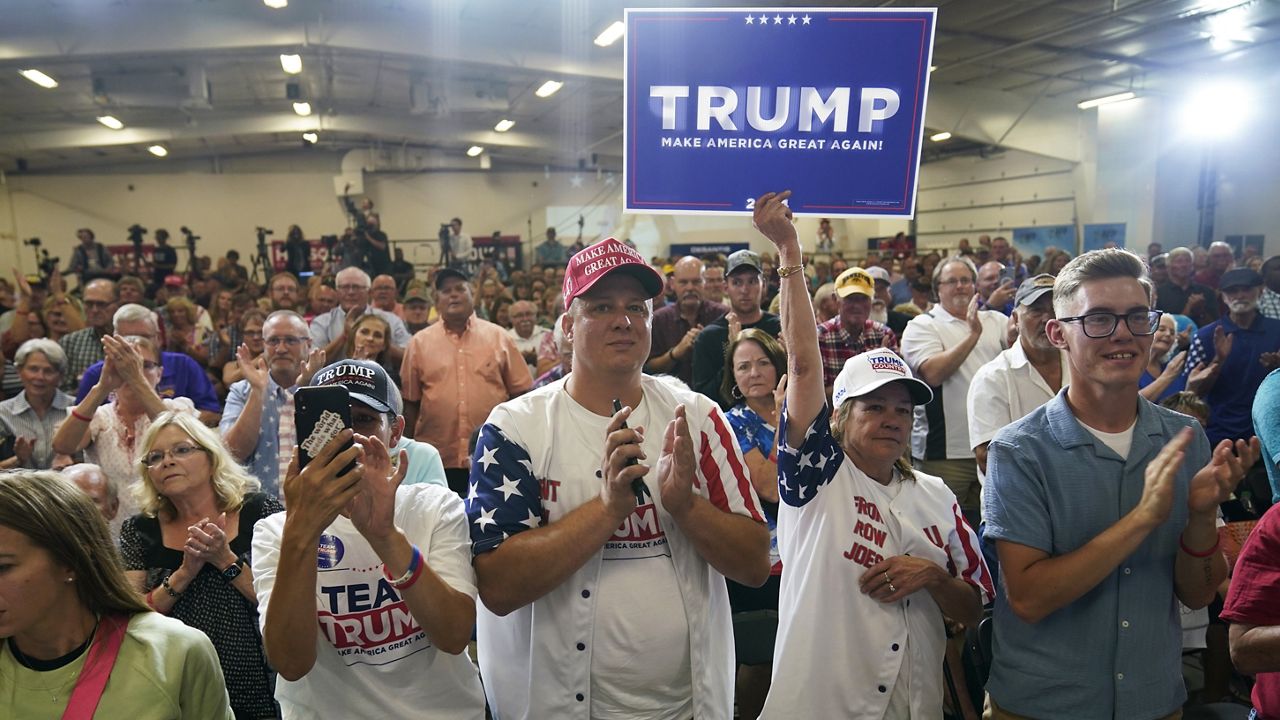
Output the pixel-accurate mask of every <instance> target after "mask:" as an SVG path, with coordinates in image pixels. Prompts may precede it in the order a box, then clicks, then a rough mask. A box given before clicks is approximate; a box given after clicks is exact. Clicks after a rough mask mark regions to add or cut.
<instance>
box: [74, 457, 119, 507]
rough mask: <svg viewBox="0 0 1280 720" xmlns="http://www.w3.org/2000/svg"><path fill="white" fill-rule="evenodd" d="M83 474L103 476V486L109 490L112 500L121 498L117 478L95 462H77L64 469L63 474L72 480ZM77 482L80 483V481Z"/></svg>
mask: <svg viewBox="0 0 1280 720" xmlns="http://www.w3.org/2000/svg"><path fill="white" fill-rule="evenodd" d="M81 475H83V476H85V477H89V476H93V475H96V476H98V477H100V478H102V487H103V489H104V490H106V491H107V497H108V498H109V499H111V500H118V499H120V488H119V486H118V485H116V481H115V480H112V479H111V476H110V475H108V474H106V473H105V472H103V471H102V468H101V467H99V466H97V465H94V464H93V463H76V464H75V465H68V466H66V467H65V468H63V469H62V476H63V477H65V478H66V479H68V480H70V481H71V482H76V477H78V476H81ZM76 484H77V485H79V483H76Z"/></svg>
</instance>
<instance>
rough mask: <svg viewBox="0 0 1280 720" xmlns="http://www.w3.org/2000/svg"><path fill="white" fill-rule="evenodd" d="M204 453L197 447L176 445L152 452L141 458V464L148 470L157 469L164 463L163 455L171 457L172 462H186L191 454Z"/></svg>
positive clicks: (202, 449)
mask: <svg viewBox="0 0 1280 720" xmlns="http://www.w3.org/2000/svg"><path fill="white" fill-rule="evenodd" d="M198 452H204V448H202V447H200V446H198V445H186V444H178V445H174V446H173V447H171V448H169V449H168V450H152V451H151V452H149V453H147V454H146V455H144V456H143V457H142V462H143V464H145V465H146V466H147V467H149V468H153V467H158V466H159V465H160V463H162V462H164V456H165V455H172V456H173V459H174V460H186V459H187V458H189V457H191V455H192V454H193V453H198Z"/></svg>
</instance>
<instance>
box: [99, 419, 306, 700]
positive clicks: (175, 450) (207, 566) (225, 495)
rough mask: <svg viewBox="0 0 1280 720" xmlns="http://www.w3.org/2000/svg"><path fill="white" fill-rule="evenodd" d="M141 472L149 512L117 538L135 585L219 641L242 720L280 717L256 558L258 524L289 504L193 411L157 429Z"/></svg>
mask: <svg viewBox="0 0 1280 720" xmlns="http://www.w3.org/2000/svg"><path fill="white" fill-rule="evenodd" d="M135 467H136V468H137V470H138V472H140V473H141V477H142V481H141V483H140V484H139V485H138V487H137V489H136V491H135V493H136V494H137V495H138V496H139V498H140V499H141V505H142V512H141V513H139V514H137V515H134V516H133V517H131V518H129V519H128V520H126V521H125V522H124V527H123V528H122V529H121V531H120V551H121V554H122V555H123V556H124V566H125V571H126V575H127V576H128V577H129V580H130V582H131V583H132V584H133V586H134V587H135V588H136V589H137V590H138V591H139V592H142V593H143V594H144V599H145V600H146V602H147V604H148V605H149V606H150V607H152V608H154V609H155V610H157V611H158V612H161V613H164V614H166V615H170V616H172V617H175V618H177V619H179V620H181V621H183V622H184V623H186V624H188V625H190V626H191V627H194V628H197V629H199V630H202V631H204V634H205V635H208V636H209V639H210V640H212V641H213V647H214V648H215V649H216V650H217V651H218V659H219V662H220V663H221V665H222V673H223V675H224V676H225V677H226V681H227V692H228V693H229V694H230V696H231V708H232V709H233V710H234V711H235V715H236V718H237V719H238V720H243V719H245V718H254V719H256V718H274V717H278V710H277V708H276V703H275V672H274V671H272V670H271V669H270V668H269V667H267V660H266V656H265V655H264V654H263V651H262V637H261V635H260V634H259V633H258V598H257V595H256V594H255V593H254V591H253V577H252V575H251V573H250V570H249V560H250V543H251V541H252V539H253V526H254V523H256V522H257V521H258V520H260V519H262V518H264V517H267V516H268V515H271V514H273V513H276V512H279V511H281V510H284V506H283V505H281V504H280V501H278V500H276V499H275V498H273V497H271V496H270V495H267V494H265V493H262V492H258V490H259V486H258V481H257V480H255V479H253V478H252V477H251V476H250V475H249V474H248V473H246V472H245V470H244V469H243V468H242V467H240V465H238V464H237V463H236V462H235V459H234V458H232V457H231V454H230V453H229V452H228V451H227V450H226V448H225V447H224V446H223V445H222V441H221V440H220V439H219V437H218V435H217V434H216V433H215V432H214V431H213V430H211V429H209V428H207V427H205V426H204V425H203V424H201V423H200V421H199V419H198V418H196V417H195V416H194V415H190V414H187V413H182V412H172V411H171V412H165V413H163V414H162V415H160V417H158V418H156V420H155V422H153V423H151V426H150V427H148V428H147V430H146V432H145V433H144V434H143V436H142V442H141V443H140V444H139V449H138V464H137V465H136V466H135Z"/></svg>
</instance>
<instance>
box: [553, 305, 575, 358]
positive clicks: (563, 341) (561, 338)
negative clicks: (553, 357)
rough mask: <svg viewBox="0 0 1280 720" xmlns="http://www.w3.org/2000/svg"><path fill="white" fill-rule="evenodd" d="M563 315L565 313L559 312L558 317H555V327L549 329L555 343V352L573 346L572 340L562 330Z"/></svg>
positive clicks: (563, 350) (569, 348)
mask: <svg viewBox="0 0 1280 720" xmlns="http://www.w3.org/2000/svg"><path fill="white" fill-rule="evenodd" d="M565 315H566V313H561V314H560V317H558V318H556V322H555V327H553V328H552V329H551V339H552V340H554V341H555V343H556V351H557V352H565V351H566V350H571V349H572V348H573V341H572V340H570V339H569V336H568V335H566V334H565V332H564V318H565Z"/></svg>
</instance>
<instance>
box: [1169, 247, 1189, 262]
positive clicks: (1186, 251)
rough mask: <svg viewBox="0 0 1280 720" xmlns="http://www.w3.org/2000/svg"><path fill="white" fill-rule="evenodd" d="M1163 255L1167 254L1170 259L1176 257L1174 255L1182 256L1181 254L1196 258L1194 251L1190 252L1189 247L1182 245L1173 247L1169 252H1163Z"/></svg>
mask: <svg viewBox="0 0 1280 720" xmlns="http://www.w3.org/2000/svg"><path fill="white" fill-rule="evenodd" d="M1165 255H1168V256H1169V259H1170V260H1172V259H1174V258H1176V257H1182V256H1183V255H1185V256H1187V257H1188V258H1190V259H1192V260H1195V258H1196V255H1195V253H1193V252H1191V251H1190V250H1189V249H1187V248H1184V247H1176V248H1174V249H1172V250H1170V251H1169V252H1167V253H1165Z"/></svg>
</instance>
